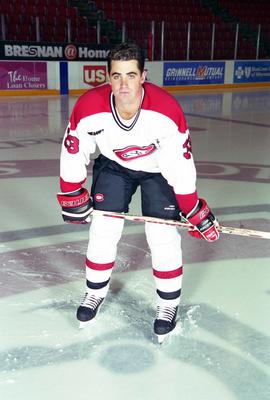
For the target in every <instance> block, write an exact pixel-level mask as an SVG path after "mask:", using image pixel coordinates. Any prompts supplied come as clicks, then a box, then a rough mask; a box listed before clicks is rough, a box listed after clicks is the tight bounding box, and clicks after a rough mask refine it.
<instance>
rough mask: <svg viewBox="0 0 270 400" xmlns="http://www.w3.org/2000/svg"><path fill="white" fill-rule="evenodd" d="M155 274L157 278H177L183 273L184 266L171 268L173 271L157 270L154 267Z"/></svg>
mask: <svg viewBox="0 0 270 400" xmlns="http://www.w3.org/2000/svg"><path fill="white" fill-rule="evenodd" d="M153 274H154V276H155V277H156V278H160V279H171V278H176V277H177V276H180V275H182V274H183V267H180V268H177V269H174V270H171V271H157V270H156V269H154V268H153Z"/></svg>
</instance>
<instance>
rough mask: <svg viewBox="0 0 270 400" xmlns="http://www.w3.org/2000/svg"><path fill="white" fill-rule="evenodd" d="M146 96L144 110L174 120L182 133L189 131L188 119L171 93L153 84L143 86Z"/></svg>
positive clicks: (147, 83) (143, 104)
mask: <svg viewBox="0 0 270 400" xmlns="http://www.w3.org/2000/svg"><path fill="white" fill-rule="evenodd" d="M143 87H144V90H145V96H144V99H143V103H142V110H151V111H156V112H158V113H160V114H163V115H165V116H167V117H168V118H170V119H171V120H173V121H174V122H175V124H176V125H177V126H178V130H179V132H181V133H186V131H187V130H188V126H187V122H186V118H185V116H184V113H183V110H182V108H181V106H180V104H179V103H178V101H177V100H176V99H175V97H173V96H172V95H171V94H170V93H168V92H166V91H165V90H164V89H162V88H160V87H159V86H157V85H154V84H153V83H149V82H146V83H144V84H143Z"/></svg>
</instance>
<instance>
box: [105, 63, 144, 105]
mask: <svg viewBox="0 0 270 400" xmlns="http://www.w3.org/2000/svg"><path fill="white" fill-rule="evenodd" d="M144 81H145V72H143V73H142V74H141V72H140V70H139V68H138V62H137V60H130V61H112V63H111V71H110V74H109V82H110V84H111V86H112V92H113V94H114V96H115V100H116V103H118V104H119V105H121V104H122V105H125V106H127V105H128V104H133V103H134V102H135V101H136V100H138V99H140V98H141V90H142V84H143V83H144Z"/></svg>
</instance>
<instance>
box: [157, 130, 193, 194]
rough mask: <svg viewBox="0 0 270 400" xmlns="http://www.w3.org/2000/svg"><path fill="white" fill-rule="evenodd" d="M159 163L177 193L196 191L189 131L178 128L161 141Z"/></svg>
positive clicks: (161, 170) (158, 155)
mask: <svg viewBox="0 0 270 400" xmlns="http://www.w3.org/2000/svg"><path fill="white" fill-rule="evenodd" d="M157 157H158V164H159V168H160V172H161V174H162V175H163V176H164V178H165V179H166V180H167V181H168V183H169V185H171V186H172V187H173V189H174V192H175V193H177V194H189V193H194V192H195V190H196V169H195V165H194V160H193V156H192V146H191V139H190V136H189V131H188V130H187V131H186V132H185V133H180V132H179V131H178V130H176V131H175V132H173V133H172V134H171V135H170V136H168V137H166V138H165V139H163V140H161V141H160V148H159V150H158V154H157Z"/></svg>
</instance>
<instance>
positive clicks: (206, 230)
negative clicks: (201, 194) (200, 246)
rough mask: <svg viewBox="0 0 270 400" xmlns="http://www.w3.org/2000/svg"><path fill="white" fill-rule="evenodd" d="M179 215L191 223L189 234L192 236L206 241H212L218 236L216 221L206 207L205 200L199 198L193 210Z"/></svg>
mask: <svg viewBox="0 0 270 400" xmlns="http://www.w3.org/2000/svg"><path fill="white" fill-rule="evenodd" d="M181 217H182V218H183V219H184V220H185V221H186V222H189V223H190V224H192V225H193V226H192V227H191V228H190V229H189V234H190V235H191V236H193V237H196V238H200V239H202V238H203V239H205V240H207V241H208V242H214V241H216V240H218V238H219V232H218V229H217V228H218V226H219V224H218V221H217V220H216V219H215V217H214V215H213V213H212V212H211V210H210V209H209V208H208V205H207V203H206V201H205V200H203V199H199V200H198V202H197V204H196V206H195V207H194V208H193V210H191V211H190V213H188V214H187V215H184V214H183V213H181Z"/></svg>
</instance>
